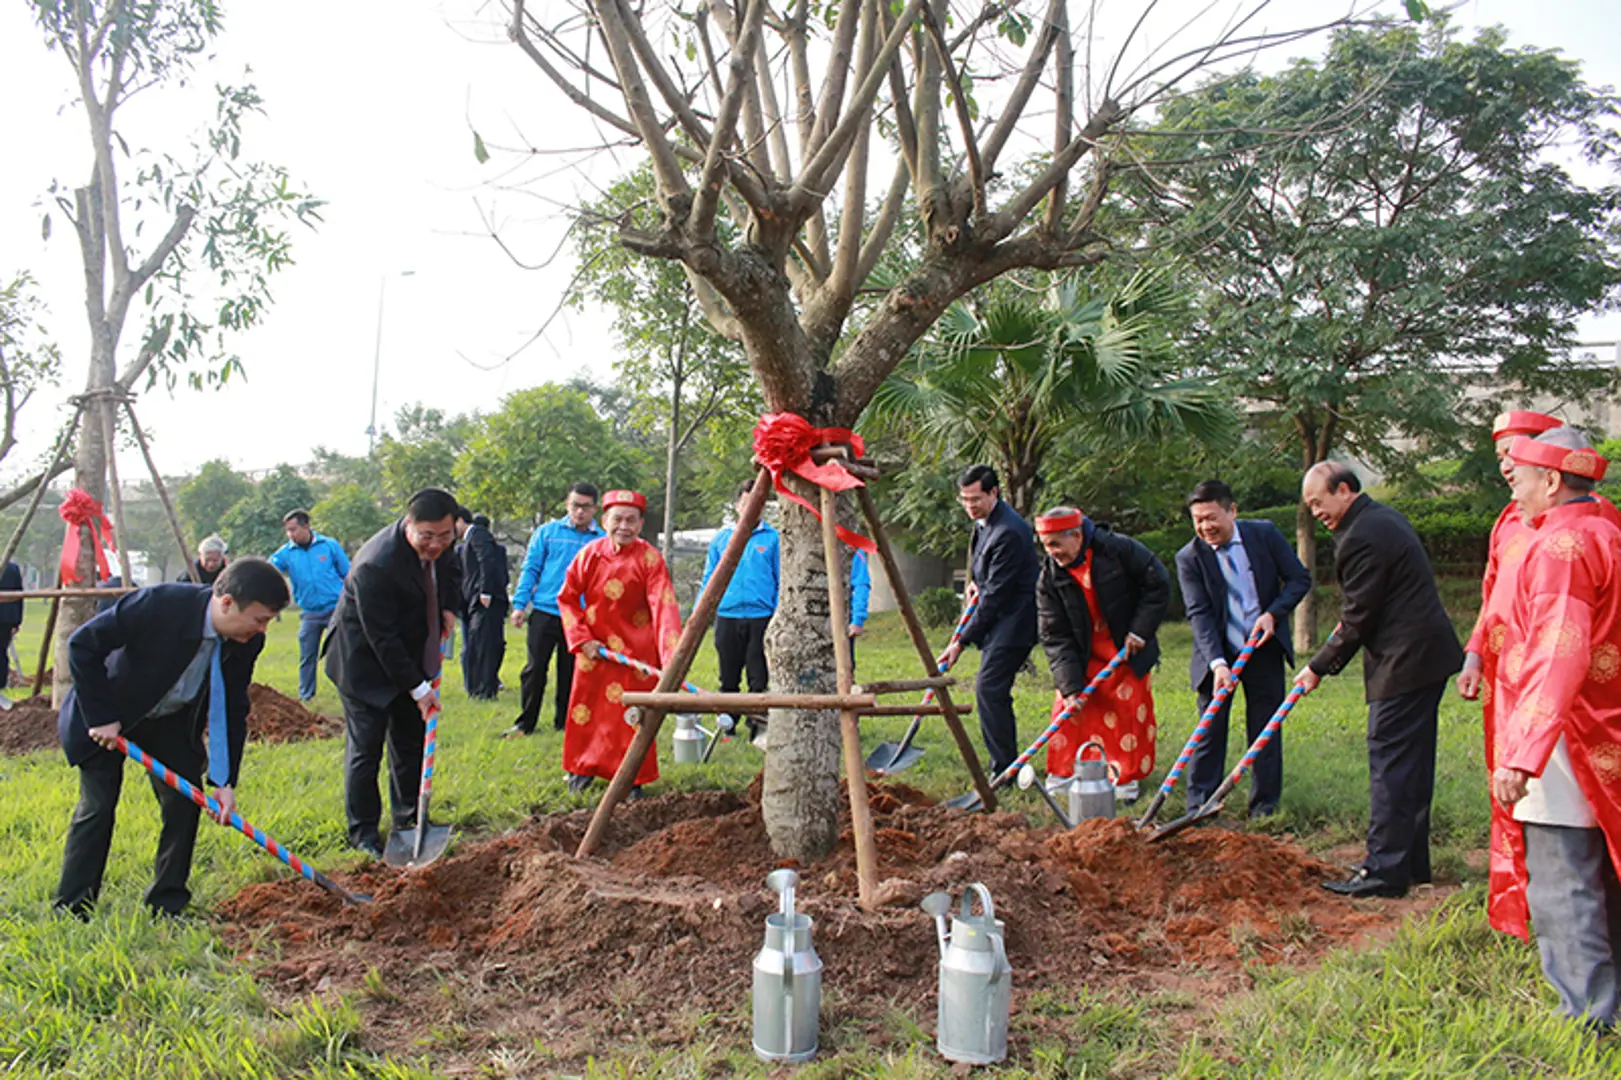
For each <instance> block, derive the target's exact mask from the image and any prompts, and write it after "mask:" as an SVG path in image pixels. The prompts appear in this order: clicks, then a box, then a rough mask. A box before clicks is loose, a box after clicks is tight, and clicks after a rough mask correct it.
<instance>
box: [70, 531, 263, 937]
mask: <svg viewBox="0 0 1621 1080" xmlns="http://www.w3.org/2000/svg"><path fill="white" fill-rule="evenodd" d="M288 599H289V598H288V595H287V583H286V582H285V581H283V580H282V576H281V574H280V573H279V572H278V571H277V570H276V568H275V567H273V566H271V565H270V563H268V562H266V561H265V560H264V559H258V558H253V557H248V558H242V559H238V560H236V561H235V562H233V563H230V564H229V565H227V566H226V567H225V570H224V572H222V573H221V574H220V576H219V578H218V579H217V580H215V582H214V584H213V585H212V586H208V585H191V584H167V585H154V586H152V587H151V588H147V589H140V590H138V591H136V592H132V593H129V594H128V595H126V596H123V597H121V598H120V599H119V600H118V601H117V602H115V603H114V604H113V606H112V607H111V608H110V609H108V610H107V611H104V612H102V613H101V614H100V615H97V616H96V617H95V618H93V619H91V620H90V621H89V622H87V623H85V624H84V625H83V626H81V627H79V629H77V630H75V631H74V632H73V636H72V637H71V638H69V639H68V667H69V669H70V670H71V671H72V672H73V689H72V690H70V691H68V695H67V697H66V698H64V699H63V701H62V709H61V713H60V714H59V716H58V717H57V724H56V730H57V736H58V737H59V738H60V739H61V741H62V749H63V751H65V752H66V754H67V758H68V764H70V765H74V766H77V767H78V770H79V805H78V808H77V809H75V810H74V811H73V821H72V823H71V824H70V825H69V826H68V836H67V844H66V850H65V852H64V853H63V856H62V879H61V882H60V884H58V885H57V888H56V897H55V905H56V906H57V907H58V908H61V909H64V910H66V911H69V912H71V913H73V914H74V915H77V916H78V917H79V918H81V919H82V918H87V917H88V916H89V914H90V909H91V907H92V906H93V905H94V904H95V902H96V897H97V895H98V894H99V893H100V892H101V879H102V874H103V872H104V871H105V870H106V867H107V853H108V850H109V849H110V848H111V846H112V839H113V819H114V816H115V813H116V811H117V809H118V795H119V791H120V789H121V788H122V786H123V783H124V757H123V755H122V754H120V753H119V752H118V751H117V749H116V747H117V740H118V737H119V736H120V735H121V734H124V733H127V734H128V735H129V737H130V739H131V740H132V741H134V742H135V743H136V744H137V745H138V746H140V747H141V749H143V750H145V751H147V752H148V753H149V754H151V755H152V757H153V758H155V759H156V760H158V761H161V762H163V764H164V765H165V766H167V767H168V768H170V769H172V770H174V772H175V773H177V774H179V775H180V776H183V777H185V778H186V779H187V780H189V781H191V782H192V784H194V785H197V786H201V785H202V781H203V772H204V768H205V766H206V769H207V774H208V782H209V784H210V785H211V786H212V787H213V789H214V792H213V794H214V798H215V799H216V800H217V801H218V803H219V805H220V812H221V816H222V819H223V818H228V817H229V816H230V815H231V814H232V813H234V812H235V811H236V781H237V770H238V769H239V768H240V766H241V764H242V746H243V744H244V743H245V742H247V734H248V684H249V683H250V682H251V681H252V679H253V665H254V662H255V661H256V660H257V659H258V657H259V651H260V650H261V649H263V648H264V643H265V627H266V626H268V625H270V620H271V619H273V618H275V617H276V613H277V612H279V611H281V609H282V608H284V607H286V606H287V601H288ZM152 790H153V791H154V792H155V793H156V794H157V797H158V806H159V808H160V809H161V812H162V815H163V829H162V832H160V833H159V835H158V857H157V865H156V868H155V870H154V873H153V881H152V887H151V888H149V889H147V891H146V896H145V900H146V905H147V907H149V908H151V909H152V911H153V913H154V914H162V915H177V914H179V913H180V910H181V909H182V908H184V907H185V906H186V904H187V902H188V901H190V899H191V891H190V890H189V889H188V888H187V887H186V879H187V878H188V877H189V876H190V875H191V853H192V848H193V846H194V845H195V844H196V841H197V816H198V814H199V813H200V812H201V811H200V810H199V809H198V807H197V804H196V803H194V802H192V801H191V800H190V799H188V798H186V797H185V796H184V795H181V794H180V793H179V792H178V791H175V790H174V789H173V788H170V787H169V786H168V785H167V784H165V783H163V782H162V781H161V780H159V779H158V778H157V777H153V778H152Z"/></svg>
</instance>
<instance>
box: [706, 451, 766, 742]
mask: <svg viewBox="0 0 1621 1080" xmlns="http://www.w3.org/2000/svg"><path fill="white" fill-rule="evenodd" d="M753 486H754V482H753V481H752V480H751V481H748V482H746V483H745V484H744V485H743V486H742V487H741V488H740V489H739V490H738V493H737V512H738V514H739V515H740V516H741V515H742V513H743V503H744V502H745V501H746V500H747V498H748V494H749V490H750V488H752V487H753ZM735 527H736V526H734V525H727V526H725V527H724V528H722V529H721V530H720V531H719V532H717V533H716V534H715V539H713V540H711V541H710V542H709V557H708V558H707V559H705V560H704V579H703V584H702V585H700V586H699V589H698V591H699V593H700V594H701V593H702V592H703V588H704V586H707V585H708V584H709V578H710V575H712V574H714V572H715V567H716V566H717V565H718V564H719V563H720V556H721V553H722V552H723V551H725V550H726V545H727V543H728V542H730V541H731V539H732V530H733V529H734V528H735ZM781 579H782V547H781V545H780V543H779V542H778V539H777V530H776V529H774V528H772V527H771V526H770V525H767V524H766V523H765V522H764V521H763V520H762V521H761V522H760V523H759V524H758V525H756V526H755V527H754V532H753V533H751V534H750V535H749V543H748V546H747V547H745V548H744V549H743V559H742V561H741V562H739V563H738V564H737V570H736V571H735V572H734V573H733V574H732V580H731V583H730V584H728V585H727V586H726V594H725V595H724V596H722V597H721V601H720V611H719V613H718V614H717V615H716V616H715V655H716V656H717V657H719V659H720V691H721V693H723V694H731V693H736V692H737V690H738V689H739V688H740V687H741V685H742V681H743V675H744V672H745V671H747V673H748V680H749V693H751V694H761V693H764V692H765V690H766V684H767V682H768V680H769V672H768V671H767V670H766V664H765V628H766V627H767V626H768V625H770V623H771V616H772V615H773V614H775V612H776V610H777V585H778V583H779V582H780V581H781ZM745 719H746V721H747V723H748V725H749V738H750V739H751V740H753V741H754V742H755V743H756V745H759V743H760V734H761V732H762V731H764V730H765V720H764V718H763V717H758V716H750V717H746V718H745ZM734 720H735V717H734Z"/></svg>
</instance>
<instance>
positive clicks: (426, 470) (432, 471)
mask: <svg viewBox="0 0 1621 1080" xmlns="http://www.w3.org/2000/svg"><path fill="white" fill-rule="evenodd" d="M477 422H478V421H477V418H476V417H470V416H454V417H450V418H449V419H446V417H445V414H444V411H443V410H442V409H433V408H429V407H427V406H425V405H422V404H421V403H418V404H415V405H407V406H405V407H403V408H401V409H400V411H399V412H398V413H396V414H395V416H394V429H395V430H394V434H392V435H389V434H385V435H384V436H383V437H382V439H381V440H379V441H378V444H377V452H376V457H377V465H378V471H379V473H380V474H381V476H382V490H383V496H384V498H385V499H386V500H387V501H388V504H389V506H390V507H391V508H392V509H393V510H394V511H396V512H399V513H403V512H404V511H405V504H406V502H407V501H408V500H409V499H410V498H411V495H412V493H414V492H417V491H421V490H422V489H423V488H426V487H437V488H445V489H447V490H450V489H453V488H454V486H455V482H456V478H455V474H456V461H457V459H458V458H459V457H461V455H462V452H463V451H464V450H465V449H466V447H467V440H468V438H469V436H471V434H472V432H473V429H474V427H475V426H476V424H477Z"/></svg>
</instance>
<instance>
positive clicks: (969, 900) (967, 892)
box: [962, 881, 996, 926]
mask: <svg viewBox="0 0 1621 1080" xmlns="http://www.w3.org/2000/svg"><path fill="white" fill-rule="evenodd" d="M974 893H977V894H979V910H980V912H981V913H982V914H984V916H985V918H986V919H987V920H988V921H989V922H990V923H991V925H992V926H994V925H996V905H995V904H993V903H992V902H991V890H989V889H987V888H986V887H985V886H984V885H982V884H980V883H979V882H977V881H976V882H974V883H973V884H972V885H970V886H968V888H966V889H964V890H963V891H962V917H963V918H964V919H966V918H968V917H969V914H970V913H971V912H972V911H973V909H974V900H973V895H972V894H974Z"/></svg>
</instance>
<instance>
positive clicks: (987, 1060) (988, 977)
mask: <svg viewBox="0 0 1621 1080" xmlns="http://www.w3.org/2000/svg"><path fill="white" fill-rule="evenodd" d="M975 895H977V896H978V897H979V908H980V914H978V915H973V914H970V912H971V911H972V910H973V898H974V896H975ZM923 910H924V911H925V912H927V913H928V914H929V915H932V916H933V917H934V924H935V933H936V936H937V937H938V939H939V943H940V1015H939V1020H938V1024H937V1027H938V1029H939V1034H938V1035H937V1036H936V1038H935V1046H936V1047H937V1048H938V1049H939V1051H940V1054H941V1056H942V1057H944V1058H946V1059H947V1060H949V1061H960V1062H964V1063H966V1064H969V1065H989V1064H992V1063H994V1062H998V1061H1001V1060H1002V1059H1003V1058H1005V1057H1007V1028H1008V1017H1009V1016H1010V1014H1011V1013H1012V1011H1013V967H1012V965H1010V964H1009V963H1008V959H1007V948H1006V946H1005V945H1004V943H1003V938H1002V924H1001V922H999V921H998V920H997V918H996V906H995V905H994V904H992V903H991V893H990V890H989V889H987V888H985V886H984V885H981V884H978V883H975V884H973V885H970V886H969V887H968V888H967V889H964V890H963V894H962V906H961V908H960V909H959V910H958V912H957V914H956V915H954V916H952V918H951V930H950V932H947V930H946V915H947V913H949V912H950V911H951V894H950V893H943V892H939V893H930V894H929V895H928V896H926V897H924V898H923Z"/></svg>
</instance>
